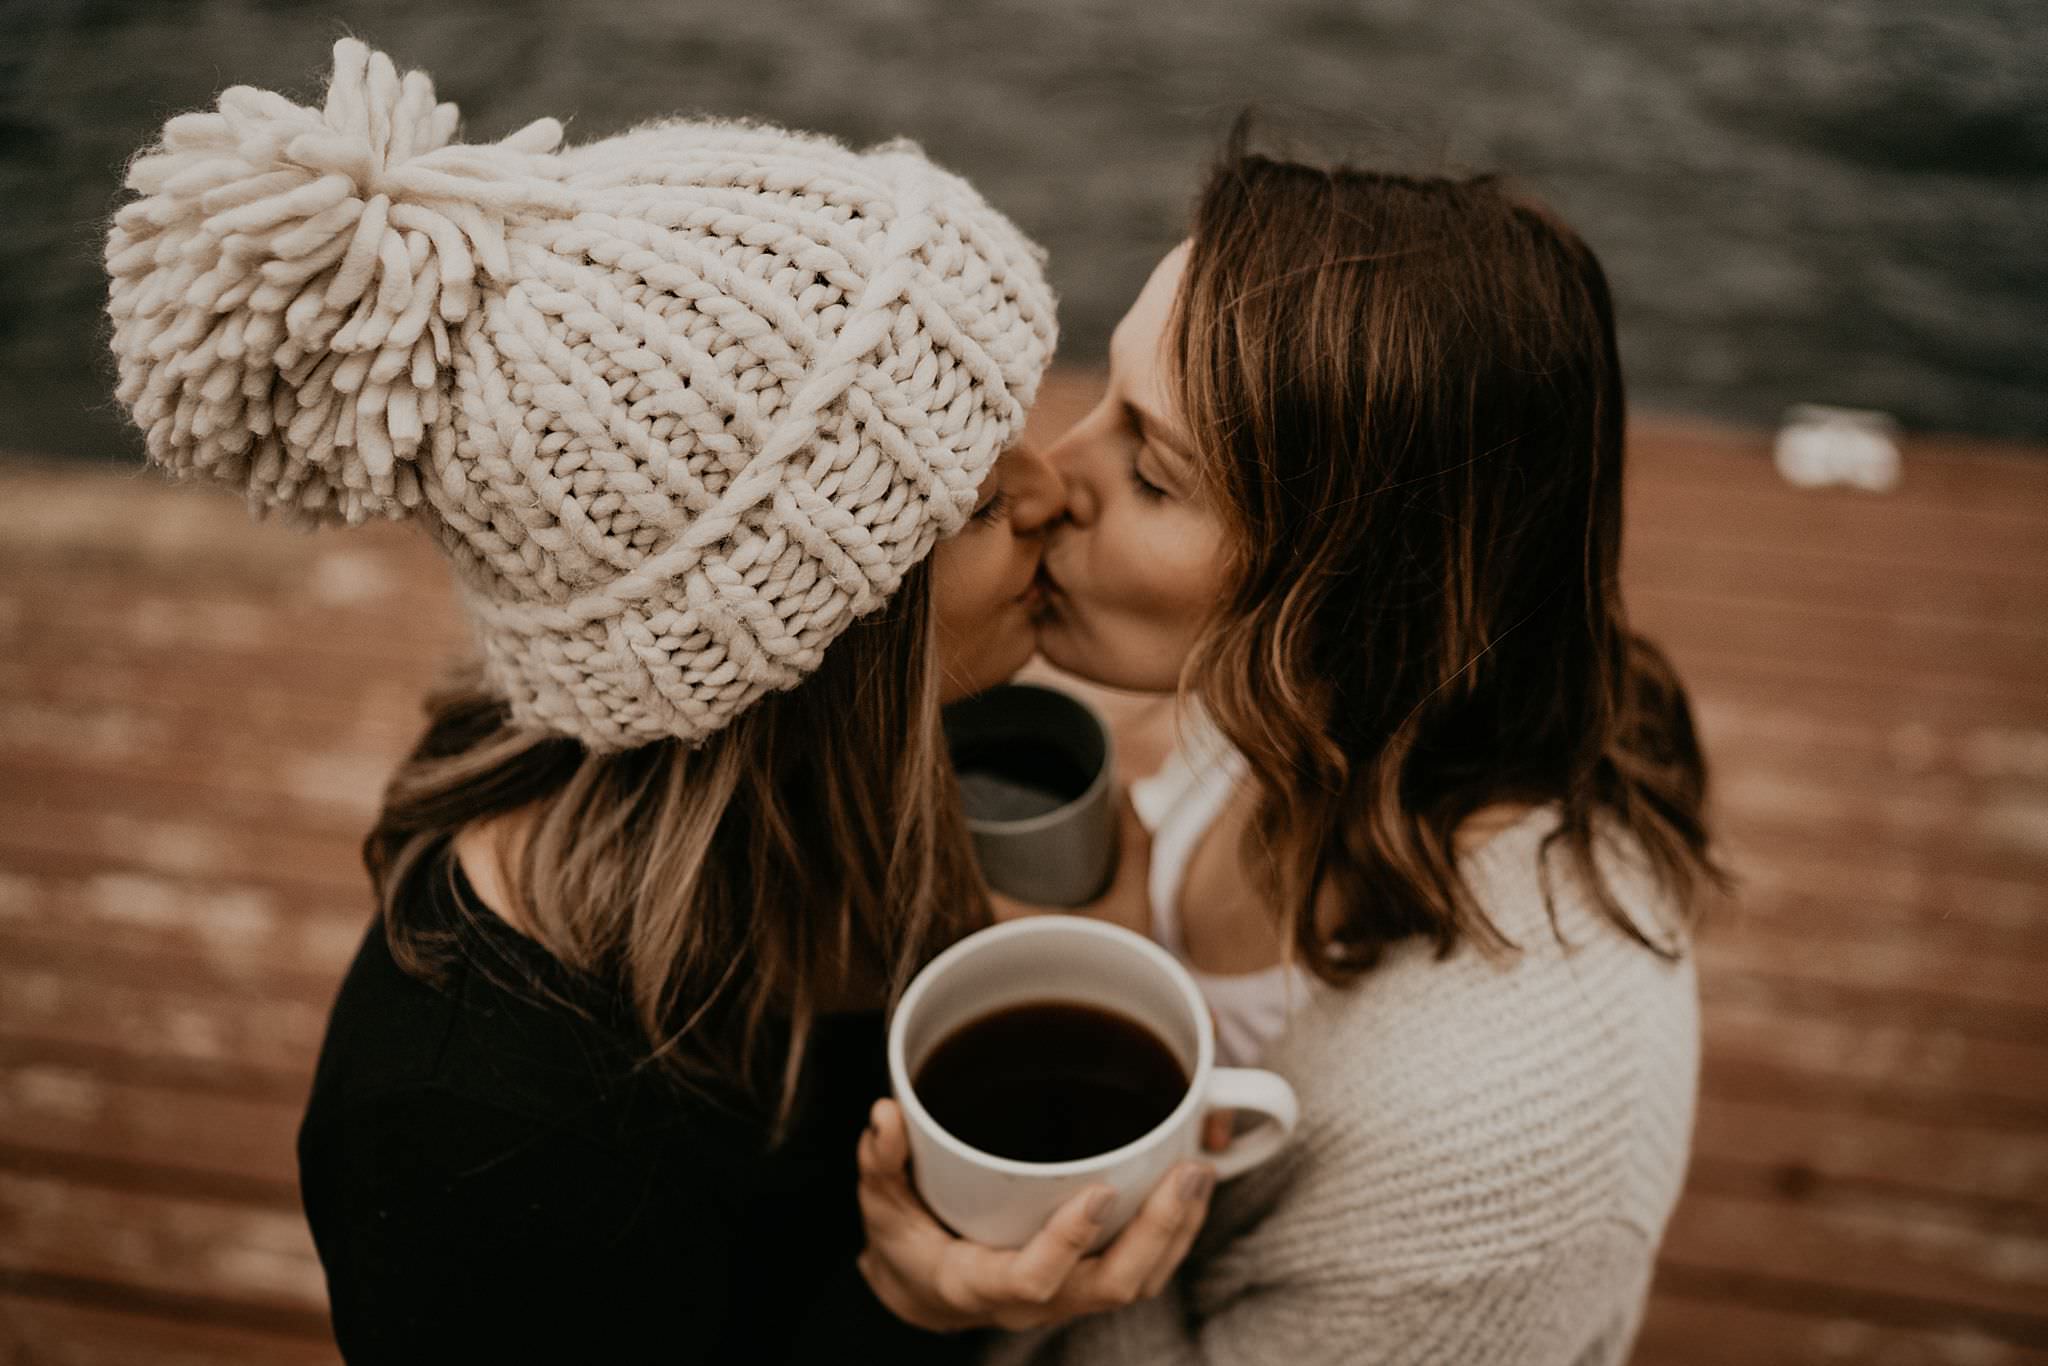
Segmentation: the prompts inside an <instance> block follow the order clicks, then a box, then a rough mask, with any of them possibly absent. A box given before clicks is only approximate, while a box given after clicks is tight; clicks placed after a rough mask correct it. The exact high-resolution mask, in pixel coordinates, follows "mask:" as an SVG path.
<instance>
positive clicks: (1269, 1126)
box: [1204, 1067, 1301, 1181]
mask: <svg viewBox="0 0 2048 1366" xmlns="http://www.w3.org/2000/svg"><path fill="white" fill-rule="evenodd" d="M1204 1102H1205V1104H1206V1106H1207V1109H1208V1110H1210V1111H1215V1110H1250V1111H1251V1112H1253V1113H1254V1114H1259V1115H1264V1116H1265V1117H1266V1119H1267V1121H1268V1122H1267V1123H1265V1124H1261V1125H1258V1126H1257V1127H1255V1128H1253V1129H1252V1130H1251V1131H1250V1132H1249V1133H1243V1134H1239V1135H1238V1136H1237V1137H1236V1138H1233V1139H1232V1140H1231V1141H1230V1146H1229V1147H1227V1148H1225V1149H1224V1150H1223V1151H1222V1152H1220V1153H1217V1154H1216V1155H1215V1156H1214V1157H1213V1158H1212V1159H1211V1162H1212V1164H1213V1165H1214V1166H1215V1168H1216V1179H1217V1180H1218V1181H1228V1180H1230V1179H1231V1178H1232V1177H1233V1176H1242V1175H1244V1174H1245V1173H1246V1172H1248V1171H1250V1170H1251V1169H1252V1168H1253V1167H1256V1166H1258V1165H1259V1164H1260V1163H1261V1162H1264V1161H1265V1160H1266V1159H1267V1158H1269V1157H1271V1156H1272V1155H1273V1154H1275V1153H1277V1152H1279V1151H1280V1149H1281V1148H1282V1147H1283V1146H1285V1144H1286V1142H1287V1140H1288V1139H1289V1138H1291V1137H1293V1136H1294V1126H1295V1124H1296V1123H1297V1122H1298V1121H1299V1120H1300V1118H1301V1102H1300V1101H1298V1100H1296V1099H1295V1096H1294V1088H1293V1087H1292V1086H1289V1085H1288V1084H1287V1079H1286V1078H1285V1077H1283V1076H1281V1075H1280V1074H1279V1073H1277V1072H1267V1071H1264V1070H1262V1069H1260V1068H1256V1067H1219V1068H1217V1069H1216V1070H1215V1071H1214V1072H1212V1073H1210V1074H1209V1090H1208V1094H1207V1095H1206V1096H1205V1097H1204Z"/></svg>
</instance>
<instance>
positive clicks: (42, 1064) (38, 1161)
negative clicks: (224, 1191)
mask: <svg viewBox="0 0 2048 1366" xmlns="http://www.w3.org/2000/svg"><path fill="white" fill-rule="evenodd" d="M303 1108H304V1107H303V1105H302V1104H301V1103H299V1102H296V1101H291V1100H285V1099H281V1098H280V1099H272V1098H265V1097H252V1096H237V1095H225V1094H221V1093H218V1092H209V1091H205V1090H201V1089H197V1088H193V1087H182V1086H175V1085H165V1084H155V1083H150V1082H142V1081H135V1080H130V1079H124V1078H121V1077H114V1076H108V1075H106V1074H105V1073H104V1072H103V1071H102V1070H100V1069H97V1068H93V1067H90V1066H84V1065H81V1064H80V1063H79V1062H77V1061H66V1060H61V1059H44V1060H36V1059H29V1058H0V1149H4V1150H5V1151H6V1152H8V1153H9V1154H11V1156H12V1161H11V1165H14V1166H17V1167H21V1168H25V1169H29V1170H43V1171H50V1170H55V1169H58V1168H59V1167H61V1166H62V1165H63V1164H65V1163H67V1162H69V1163H77V1162H79V1161H85V1162H93V1163H101V1164H107V1165H109V1166H120V1167H125V1168H128V1169H131V1170H133V1171H135V1172H138V1173H141V1174H142V1177H143V1179H160V1178H152V1177H151V1173H155V1172H165V1173H180V1174H188V1175H196V1176H201V1177H213V1178H220V1179H222V1180H223V1181H226V1182H232V1183H243V1184H245V1185H246V1184H249V1183H259V1184H262V1185H266V1186H268V1187H269V1188H270V1191H271V1194H272V1195H273V1196H275V1195H276V1194H277V1193H278V1192H282V1193H283V1194H284V1195H285V1196H287V1197H289V1196H290V1195H291V1193H292V1192H293V1191H294V1190H296V1188H297V1181H298V1164H297V1159H296V1156H295V1146H294V1145H295V1144H296V1142H297V1134H298V1124H299V1118H300V1115H301V1112H302V1110H303ZM37 1153H40V1154H42V1156H41V1157H40V1158H38V1157H35V1156H34V1154H37Z"/></svg>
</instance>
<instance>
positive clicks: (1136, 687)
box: [1038, 620, 1180, 693]
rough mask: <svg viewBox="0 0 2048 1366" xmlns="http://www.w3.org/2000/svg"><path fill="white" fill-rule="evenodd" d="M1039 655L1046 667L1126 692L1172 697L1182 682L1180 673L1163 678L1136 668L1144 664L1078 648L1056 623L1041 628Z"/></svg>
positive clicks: (1114, 654) (1150, 671)
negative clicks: (1047, 665) (1163, 694)
mask: <svg viewBox="0 0 2048 1366" xmlns="http://www.w3.org/2000/svg"><path fill="white" fill-rule="evenodd" d="M1038 653H1039V654H1041V655H1043V656H1045V662H1046V663H1048V664H1050V665H1052V666H1053V667H1054V668H1055V669H1058V670H1060V671H1061V672H1062V673H1069V674H1072V675H1073V676H1074V677H1076V678H1078V679H1081V680H1082V681H1083V682H1087V683H1099V684H1101V685H1102V686H1103V687H1105V688H1117V689H1119V690H1121V691H1124V692H1142V693H1170V692H1172V691H1174V689H1175V688H1176V687H1178V686H1179V682H1180V680H1179V675H1178V674H1177V673H1173V674H1167V675H1165V676H1163V677H1162V676H1160V675H1159V673H1158V671H1157V670H1156V669H1150V668H1143V667H1137V666H1139V665H1140V664H1141V663H1143V661H1138V660H1132V659H1128V658H1123V657H1120V656H1119V655H1118V654H1117V653H1116V652H1114V651H1104V650H1093V649H1088V648H1086V647H1085V646H1081V645H1077V644H1076V643H1075V641H1074V640H1073V638H1072V636H1071V635H1070V634H1069V633H1068V630H1067V628H1066V627H1065V625H1064V624H1063V623H1061V622H1059V621H1056V620H1055V621H1051V622H1048V623H1046V624H1045V625H1044V626H1043V627H1041V628H1040V630H1039V633H1038Z"/></svg>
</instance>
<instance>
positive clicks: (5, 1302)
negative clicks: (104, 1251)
mask: <svg viewBox="0 0 2048 1366" xmlns="http://www.w3.org/2000/svg"><path fill="white" fill-rule="evenodd" d="M87 1293H90V1292H87ZM205 1313H206V1308H205V1307H203V1306H192V1305H182V1304H181V1305H176V1306H166V1305H164V1304H162V1303H160V1302H156V1303H152V1302H148V1301H144V1302H143V1303H136V1304H125V1305H124V1306H123V1307H119V1308H114V1307H107V1306H104V1305H99V1304H93V1303H89V1302H87V1303H81V1302H78V1301H74V1300H65V1299H58V1298H52V1297H49V1296H48V1295H35V1294H29V1293H23V1292H16V1293H8V1292H7V1291H5V1290H4V1289H0V1346H5V1347H7V1348H8V1349H9V1351H10V1352H11V1353H12V1354H11V1355H8V1356H7V1357H5V1360H7V1361H8V1362H10V1363H17V1362H18V1363H20V1364H21V1366H234V1363H245V1364H246V1366H340V1362H341V1354H340V1353H339V1352H338V1351H337V1350H336V1349H335V1347H334V1345H333V1343H332V1342H331V1341H330V1340H329V1339H328V1337H327V1334H326V1332H325V1330H324V1329H318V1326H317V1325H312V1327H313V1328H315V1329H317V1331H309V1332H304V1333H293V1332H285V1331H265V1330H263V1329H261V1328H256V1327H244V1326H237V1325H230V1324H222V1323H218V1322H209V1321H207V1320H206V1318H205V1317H203V1316H204V1315H205Z"/></svg>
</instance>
